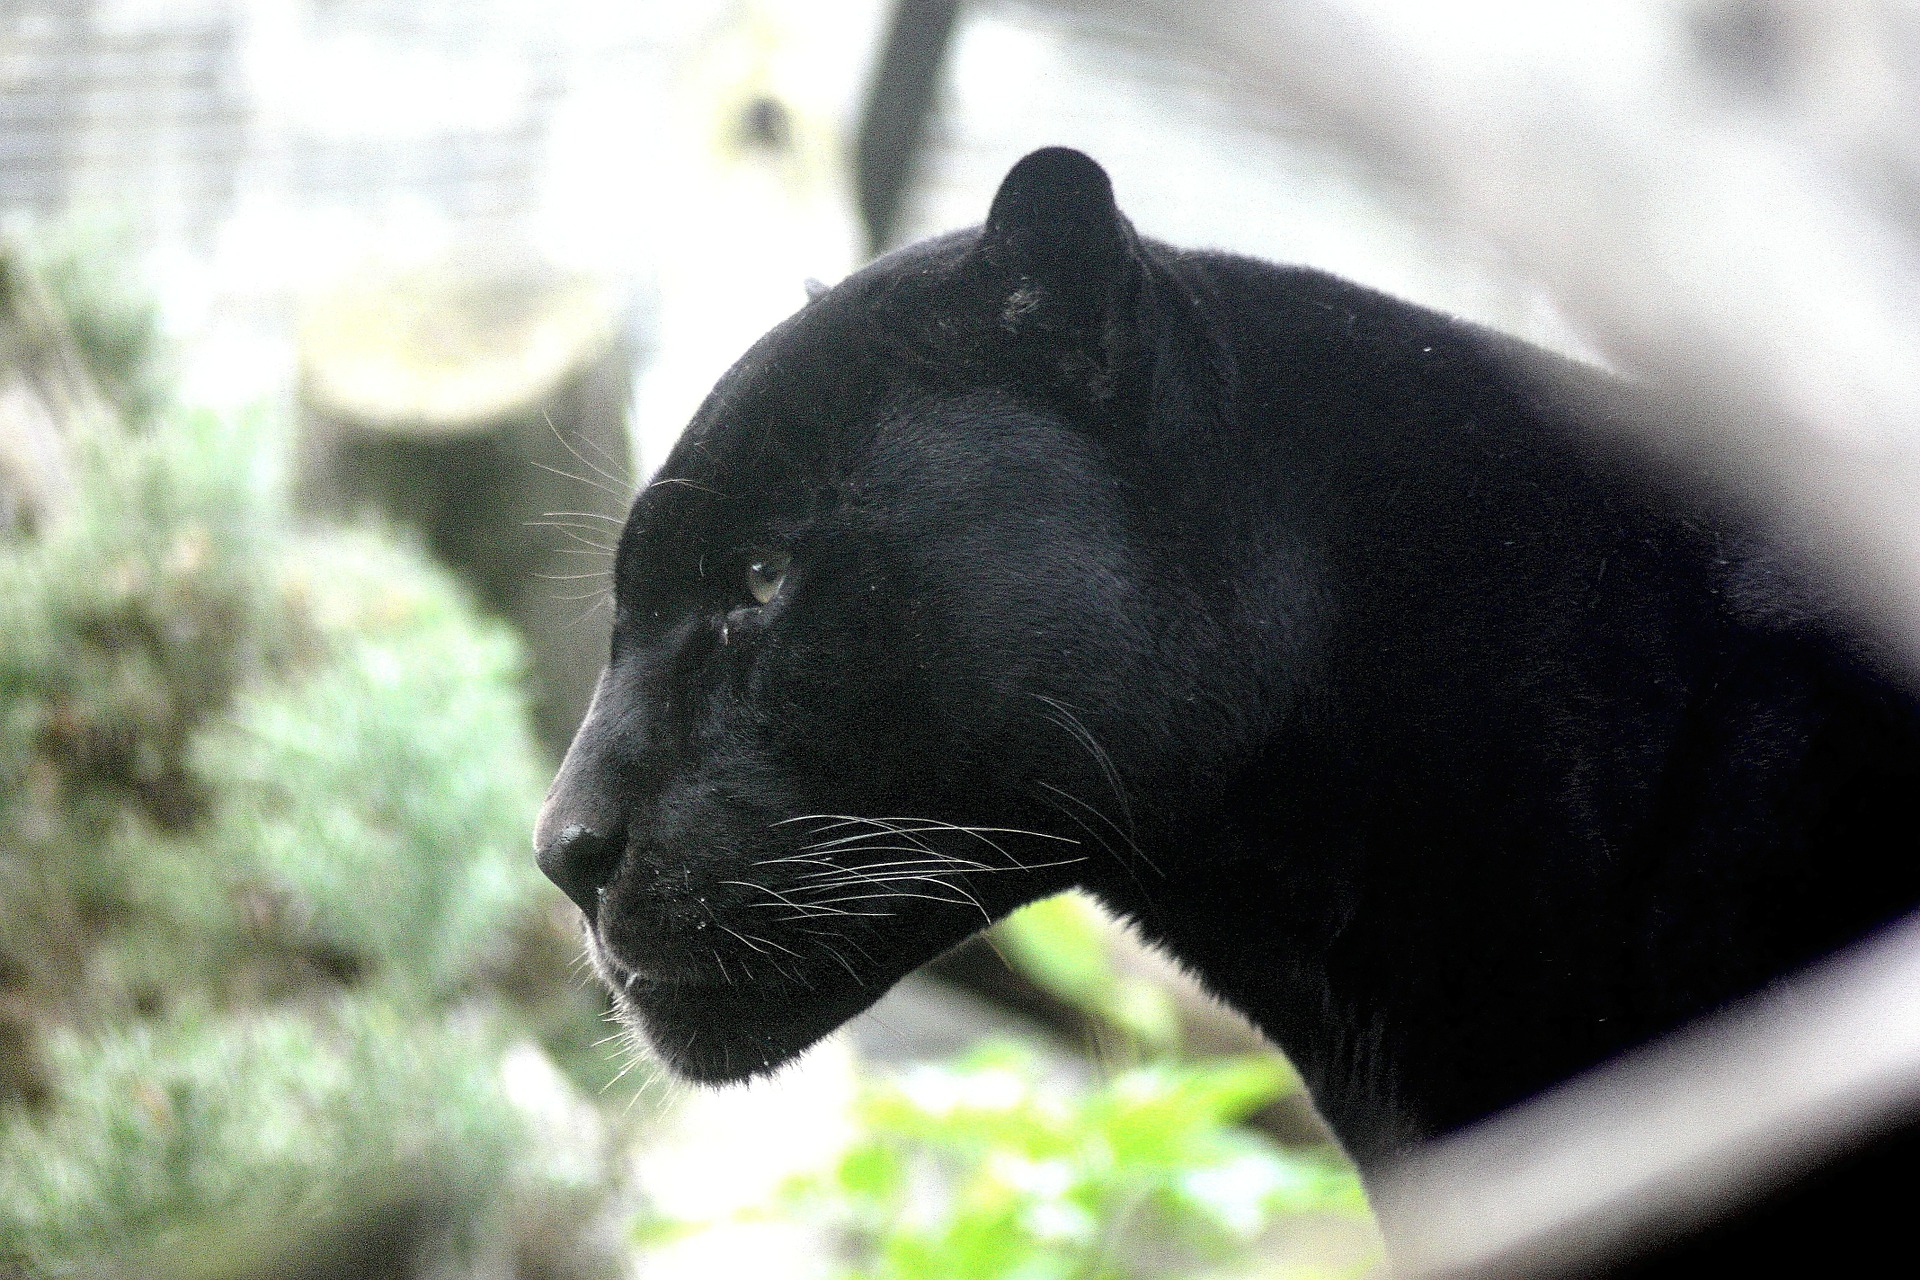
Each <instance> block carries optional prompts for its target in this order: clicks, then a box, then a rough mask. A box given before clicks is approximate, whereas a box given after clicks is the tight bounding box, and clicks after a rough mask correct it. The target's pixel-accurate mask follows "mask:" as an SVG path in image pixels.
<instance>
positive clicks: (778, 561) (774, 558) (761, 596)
mask: <svg viewBox="0 0 1920 1280" xmlns="http://www.w3.org/2000/svg"><path fill="white" fill-rule="evenodd" d="M792 563H793V557H792V556H790V555H788V554H787V553H786V552H784V551H769V552H766V553H764V554H762V555H758V556H755V557H754V558H753V559H752V560H749V561H748V562H747V594H748V595H750V596H752V597H753V598H754V601H755V602H756V603H758V604H770V603H772V601H773V598H774V597H775V596H777V595H779V594H780V587H781V585H782V584H783V583H785V582H786V580H787V566H788V565H790V564H792Z"/></svg>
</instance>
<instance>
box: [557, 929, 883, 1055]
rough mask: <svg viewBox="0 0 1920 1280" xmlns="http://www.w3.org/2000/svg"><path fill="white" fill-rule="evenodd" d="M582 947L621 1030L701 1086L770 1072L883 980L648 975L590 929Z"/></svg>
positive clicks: (863, 1005)
mask: <svg viewBox="0 0 1920 1280" xmlns="http://www.w3.org/2000/svg"><path fill="white" fill-rule="evenodd" d="M587 954H588V956H589V957H590V958H591V960H592V962H593V967H594V970H595V971H596V972H597V973H598V974H599V975H600V979H601V981H602V982H604V983H605V984H606V986H607V989H608V991H609V992H610V993H611V995H612V999H613V1010H614V1013H615V1015H616V1016H617V1017H618V1018H619V1019H620V1023H621V1025H622V1026H623V1027H625V1028H626V1030H627V1031H628V1033H629V1034H631V1035H632V1036H634V1037H635V1038H636V1039H637V1040H638V1041H640V1042H641V1043H642V1044H643V1045H644V1046H645V1047H646V1048H647V1049H648V1050H650V1051H651V1052H652V1054H653V1056H654V1057H656V1058H657V1059H659V1061H660V1062H661V1064H662V1065H663V1066H665V1067H666V1068H667V1069H668V1070H669V1071H671V1072H673V1074H674V1075H676V1076H678V1077H680V1078H681V1079H683V1080H687V1081H689V1082H692V1083H694V1084H703V1085H725V1084H739V1083H743V1082H745V1081H748V1080H752V1079H755V1078H757V1077H761V1076H767V1075H771V1074H773V1073H774V1072H776V1071H778V1070H780V1068H782V1067H784V1066H786V1065H787V1064H788V1063H790V1062H792V1061H794V1060H795V1059H796V1058H798V1057H800V1055H801V1054H803V1053H805V1052H806V1051H807V1050H808V1049H811V1048H812V1047H813V1046H814V1045H816V1044H818V1043H819V1042H820V1041H821V1040H822V1039H824V1038H825V1037H826V1036H828V1035H830V1034H831V1033H832V1032H834V1031H835V1030H837V1029H838V1028H839V1027H840V1026H841V1025H842V1024H843V1023H845V1022H847V1021H848V1020H849V1019H851V1018H853V1017H855V1016H857V1015H858V1014H860V1013H862V1012H864V1011H865V1010H866V1009H867V1008H868V1007H869V1006H870V1005H872V1004H873V1002H874V1001H875V1000H877V999H878V998H879V997H880V996H881V995H882V994H884V992H885V991H886V989H887V987H888V986H890V985H891V983H884V984H882V983H873V982H870V981H869V980H867V979H865V978H860V977H856V976H855V975H852V974H849V973H844V972H839V973H835V972H814V973H794V974H792V975H791V976H783V977H780V978H772V979H770V978H769V977H768V976H767V975H766V974H764V973H760V974H756V975H754V978H753V980H752V981H751V982H740V983H735V982H732V981H728V980H709V979H706V978H662V977H654V976H651V975H648V974H645V973H642V972H640V971H639V970H637V969H635V968H634V967H632V966H630V965H628V964H626V963H623V962H622V961H621V960H620V959H619V958H618V957H616V956H614V955H613V954H612V952H611V950H610V949H609V948H608V947H607V946H606V944H605V943H604V942H602V941H601V940H600V939H599V938H598V937H597V936H596V931H595V930H593V929H591V928H589V929H588V931H587Z"/></svg>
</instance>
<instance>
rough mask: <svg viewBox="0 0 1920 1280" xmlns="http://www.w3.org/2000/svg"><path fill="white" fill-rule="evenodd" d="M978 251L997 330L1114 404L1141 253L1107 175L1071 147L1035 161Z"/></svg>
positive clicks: (1019, 169) (1019, 170) (1002, 203)
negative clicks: (1044, 356) (985, 269)
mask: <svg viewBox="0 0 1920 1280" xmlns="http://www.w3.org/2000/svg"><path fill="white" fill-rule="evenodd" d="M979 251H980V255H981V257H982V258H983V259H984V260H985V262H986V264H987V266H988V275H989V281H990V283H991V284H992V286H993V290H994V292H993V301H994V304H995V306H996V307H997V309H998V315H997V316H996V317H995V320H996V322H997V323H998V325H999V327H1000V328H1001V329H1002V330H1004V331H1005V332H1007V333H1009V334H1012V335H1014V336H1015V337H1016V338H1018V339H1020V345H1021V347H1023V348H1025V349H1027V350H1029V351H1035V352H1036V353H1039V352H1044V353H1045V354H1047V356H1048V357H1049V359H1048V364H1049V365H1050V367H1051V368H1052V370H1054V371H1055V372H1056V373H1057V374H1058V375H1059V376H1060V377H1061V378H1063V379H1064V380H1065V381H1066V382H1068V383H1070V384H1072V385H1074V386H1076V387H1078V388H1079V389H1080V390H1081V391H1082V392H1083V393H1084V394H1088V395H1090V396H1091V397H1092V398H1094V399H1096V400H1100V399H1105V398H1107V397H1108V396H1110V395H1112V394H1113V390H1114V383H1115V377H1116V373H1117V368H1116V366H1117V362H1118V359H1119V356H1120V353H1121V349H1122V348H1123V347H1124V345H1125V344H1126V341H1127V328H1128V325H1127V323H1126V322H1127V321H1128V320H1129V318H1130V316H1131V312H1132V305H1133V299H1134V296H1135V293H1136V290H1137V285H1138V279H1139V275H1140V245H1139V240H1138V239H1137V238H1136V237H1135V235H1134V233H1133V227H1132V226H1131V225H1130V224H1129V223H1128V222H1127V219H1126V217H1125V216H1124V215H1123V214H1121V212H1120V210H1119V208H1118V206H1116V205H1115V204H1114V202H1113V184H1112V183H1111V182H1109V181H1108V180H1107V174H1106V170H1104V169H1102V168H1101V167H1100V166H1099V165H1098V164H1095V163H1094V162H1093V160H1091V159H1090V158H1088V157H1087V156H1085V155H1083V154H1081V153H1080V152H1078V151H1074V150H1072V149H1071V148H1068V147H1047V148H1044V149H1043V150H1040V151H1035V152H1033V153H1032V154H1031V155H1029V156H1027V157H1026V158H1025V159H1023V160H1021V161H1020V162H1019V163H1018V164H1016V165H1014V166H1013V168H1012V169H1011V170H1010V171H1009V172H1008V174H1007V176H1006V179H1005V180H1004V181H1002V182H1001V184H1000V191H999V194H997V195H996V196H994V198H993V208H992V209H991V210H990V211H989V212H988V214H987V222H986V226H985V227H983V228H982V229H981V232H980V245H979Z"/></svg>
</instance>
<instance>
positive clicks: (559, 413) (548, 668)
mask: <svg viewBox="0 0 1920 1280" xmlns="http://www.w3.org/2000/svg"><path fill="white" fill-rule="evenodd" d="M623 329H624V326H623V315H622V309H621V307H620V304H619V299H618V296H617V294H616V293H615V291H614V290H612V289H611V288H610V287H608V286H607V285H605V284H604V283H602V282H599V281H595V280H593V279H590V278H587V277H583V276H579V275H572V274H568V273H565V272H561V271H558V270H555V269H553V268H550V267H547V266H544V265H542V264H539V263H536V262H531V261H527V260H520V261H511V262H509V261H505V260H503V259H502V258H500V257H498V256H474V255H464V256H454V257H450V258H448V259H446V260H444V261H441V262H437V263H434V264H432V265H429V266H425V267H418V268H411V269H407V270H402V271H390V272H369V273H367V274H365V275H363V276H360V277H358V278H356V279H353V280H350V281H349V282H347V283H346V284H344V285H342V286H341V287H339V288H337V289H336V290H335V291H333V292H332V293H331V294H329V295H327V296H326V297H324V298H321V299H318V300H316V302H315V303H314V304H313V305H312V306H310V307H309V308H308V309H307V311H306V314H305V316H304V317H303V321H302V325H301V331H300V364H301V419H302V442H301V457H300V469H301V473H302V478H303V485H302V489H303V493H304V495H305V497H306V498H307V499H308V501H309V502H310V503H311V504H313V505H315V506H317V507H319V508H321V509H323V510H327V511H330V512H332V513H334V514H346V515H349V516H366V515H371V516H374V517H375V518H378V519H380V520H383V521H386V522H389V523H391V524H393V525H397V526H400V527H402V528H404V529H409V530H412V531H414V532H415V533H416V534H417V535H418V536H419V537H420V538H421V539H422V541H423V542H424V544H425V545H426V547H427V548H428V549H429V550H430V551H431V552H432V553H433V554H434V555H436V556H437V557H438V558H439V559H441V560H442V561H443V562H445V563H446V564H447V565H449V566H450V567H451V568H453V569H454V570H455V572H456V573H458V574H459V575H460V577H461V578H462V579H463V580H464V581H465V582H466V583H467V585H468V586H469V587H470V588H471V589H472V591H473V592H474V594H475V596H477V597H478V599H479V600H480V601H481V603H482V604H483V605H484V606H485V607H486V608H488V609H489V610H491V611H492V612H493V613H495V614H496V615H498V616H500V617H502V618H504V619H506V620H507V621H508V622H510V623H512V624H513V625H514V627H515V628H516V629H517V630H518V631H519V632H520V634H521V637H522V638H523V640H524V642H525V645H526V650H527V658H528V673H527V674H528V686H529V692H530V694H531V698H532V703H533V712H534V721H535V728H536V730H537V731H538V733H539V736H540V739H541V741H542V742H543V743H544V744H545V745H546V747H547V748H548V749H549V750H550V751H551V752H552V753H553V755H554V756H555V757H556V758H557V757H558V756H559V755H560V754H561V753H562V752H564V750H565V748H566V744H567V742H568V740H569V739H570V738H571V736H572V734H573V730H574V726H576V725H577V724H578V723H579V722H580V718H581V715H582V714H583V713H584V712H585V710H586V703H587V697H588V695H589V693H590V692H591V690H592V687H593V681H594V678H595V677H596V676H597V674H598V673H599V670H600V667H601V665H602V664H603V663H604V662H605V660H606V635H607V622H606V616H605V609H604V607H603V605H604V602H605V599H606V594H605V593H606V589H607V587H608V584H609V582H610V578H609V576H608V575H609V573H610V571H611V568H612V555H611V547H612V545H613V543H614V539H615V536H616V535H617V533H618V530H619V527H620V525H619V522H620V520H621V519H622V518H623V517H624V516H625V513H626V506H627V504H628V502H629V500H630V499H631V496H632V487H633V480H632V476H631V472H630V467H631V462H630V453H629V449H628V444H627V427H626V419H627V405H628V401H629V399H630V395H631V363H632V362H631V352H630V349H629V344H628V343H627V342H626V341H625V334H624V332H623Z"/></svg>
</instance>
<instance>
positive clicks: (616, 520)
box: [527, 511, 627, 529]
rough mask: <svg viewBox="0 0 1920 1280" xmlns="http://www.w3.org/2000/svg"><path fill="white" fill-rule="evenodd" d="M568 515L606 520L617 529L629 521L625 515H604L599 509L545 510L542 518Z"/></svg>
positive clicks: (558, 517) (530, 522)
mask: <svg viewBox="0 0 1920 1280" xmlns="http://www.w3.org/2000/svg"><path fill="white" fill-rule="evenodd" d="M567 516H571V517H575V518H577V519H581V520H604V521H606V522H607V523H608V524H610V525H613V526H614V527H615V528H616V529H618V528H620V527H622V526H624V525H625V524H626V523H627V518H626V517H625V516H608V515H602V514H600V513H599V512H598V511H544V512H542V513H541V518H542V519H545V520H557V519H560V518H562V517H567ZM527 523H528V524H532V523H534V521H531V520H529V521H528V522H527Z"/></svg>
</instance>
